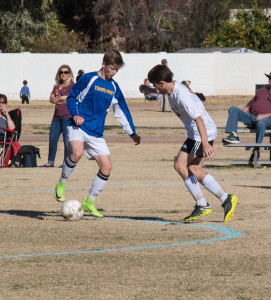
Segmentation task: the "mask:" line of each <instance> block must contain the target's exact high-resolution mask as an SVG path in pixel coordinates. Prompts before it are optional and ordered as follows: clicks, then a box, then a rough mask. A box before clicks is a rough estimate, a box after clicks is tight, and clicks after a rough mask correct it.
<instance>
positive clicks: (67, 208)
mask: <svg viewBox="0 0 271 300" xmlns="http://www.w3.org/2000/svg"><path fill="white" fill-rule="evenodd" d="M83 214H84V211H83V208H82V205H81V203H80V202H79V201H77V200H68V201H65V202H64V203H63V205H62V207H61V215H62V217H63V218H64V219H65V220H69V221H76V220H80V219H82V217H83Z"/></svg>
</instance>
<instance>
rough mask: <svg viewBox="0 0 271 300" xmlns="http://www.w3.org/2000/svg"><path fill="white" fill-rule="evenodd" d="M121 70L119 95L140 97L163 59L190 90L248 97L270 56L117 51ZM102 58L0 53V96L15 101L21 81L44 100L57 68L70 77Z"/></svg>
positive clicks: (96, 65)
mask: <svg viewBox="0 0 271 300" xmlns="http://www.w3.org/2000/svg"><path fill="white" fill-rule="evenodd" d="M122 55H123V59H124V62H125V66H124V67H123V68H122V69H121V70H120V71H119V72H118V74H117V75H116V76H115V77H114V78H115V79H116V81H117V82H118V83H119V85H120V87H121V89H122V91H123V93H124V95H125V97H129V98H137V97H142V95H141V94H140V92H139V90H138V87H139V85H140V84H141V83H143V80H144V78H145V77H146V76H147V73H148V71H149V70H150V69H151V68H152V67H153V66H155V65H156V64H159V63H160V62H161V60H162V59H163V58H166V59H167V60H168V64H169V67H170V69H171V70H172V72H173V73H174V79H175V80H177V81H182V80H191V81H192V83H191V88H192V89H193V90H194V91H195V92H202V93H204V94H205V95H206V96H212V95H213V96H218V95H253V94H254V93H255V85H256V84H267V83H268V80H267V78H266V76H265V75H264V73H268V74H269V73H270V72H271V53H265V54H263V53H221V52H214V53H207V54H206V53H203V54H199V53H191V54H190V53H165V52H161V53H133V54H126V53H122ZM102 58H103V54H102V53H98V54H78V53H67V54H35V53H28V52H26V53H15V54H10V53H0V67H1V72H0V93H2V94H6V95H7V97H8V99H10V100H18V99H19V92H20V89H21V87H22V82H23V80H27V81H28V86H29V88H30V93H31V99H33V100H47V99H49V96H50V93H51V91H52V89H53V85H54V84H55V82H54V78H55V74H56V71H57V69H58V67H59V66H60V65H62V64H68V65H70V66H71V68H72V70H73V72H74V76H75V77H76V74H77V71H78V70H79V69H83V70H85V71H86V72H90V71H95V70H98V69H99V68H100V67H101V62H102Z"/></svg>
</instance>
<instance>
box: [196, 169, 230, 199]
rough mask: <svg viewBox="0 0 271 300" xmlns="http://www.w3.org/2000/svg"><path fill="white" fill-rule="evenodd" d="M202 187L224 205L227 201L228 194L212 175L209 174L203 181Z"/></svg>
mask: <svg viewBox="0 0 271 300" xmlns="http://www.w3.org/2000/svg"><path fill="white" fill-rule="evenodd" d="M202 185H203V186H204V187H205V188H206V190H208V191H209V192H210V193H212V194H213V195H215V196H216V197H217V198H219V199H220V201H221V202H222V203H223V202H224V201H225V200H226V199H227V197H228V194H227V193H226V192H224V191H223V190H222V188H221V186H220V185H219V184H218V183H217V182H216V180H215V179H214V177H213V176H212V175H210V174H207V175H206V176H205V177H204V179H203V181H202Z"/></svg>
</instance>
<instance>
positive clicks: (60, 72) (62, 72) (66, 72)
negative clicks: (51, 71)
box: [59, 71, 70, 75]
mask: <svg viewBox="0 0 271 300" xmlns="http://www.w3.org/2000/svg"><path fill="white" fill-rule="evenodd" d="M62 74H66V75H67V74H70V72H69V71H59V75H62Z"/></svg>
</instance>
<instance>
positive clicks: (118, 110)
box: [55, 50, 140, 218]
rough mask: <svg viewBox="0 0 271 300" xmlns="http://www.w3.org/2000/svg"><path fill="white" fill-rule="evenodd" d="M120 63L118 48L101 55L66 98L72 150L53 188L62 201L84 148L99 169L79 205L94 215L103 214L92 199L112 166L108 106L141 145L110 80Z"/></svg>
mask: <svg viewBox="0 0 271 300" xmlns="http://www.w3.org/2000/svg"><path fill="white" fill-rule="evenodd" d="M123 65H124V62H123V59H122V56H121V54H120V53H119V52H118V51H116V50H109V51H107V52H106V53H105V54H104V57H103V61H102V68H101V69H100V70H99V71H98V72H91V73H86V74H84V75H83V76H82V77H81V78H80V80H79V81H78V82H77V83H76V84H75V85H74V86H73V88H72V89H71V92H70V94H69V97H68V98H67V105H68V108H69V111H70V114H71V116H72V117H71V119H70V121H69V122H68V128H67V129H68V142H69V147H70V149H71V151H72V153H71V155H70V156H68V157H66V158H65V159H64V162H63V167H62V174H61V177H60V180H59V182H58V184H57V185H56V188H55V198H56V200H57V201H60V202H63V201H65V197H64V190H65V186H66V181H67V179H68V177H69V176H70V175H71V173H72V172H73V170H74V168H75V166H76V164H77V163H78V161H79V160H80V158H81V157H82V155H83V153H84V151H85V153H86V155H87V158H88V159H95V160H96V162H97V164H98V167H99V171H98V174H97V175H96V177H95V178H94V180H93V182H92V186H91V189H90V191H89V195H88V197H86V198H85V199H84V201H83V203H82V207H83V209H84V211H87V212H90V213H91V214H92V215H93V216H94V217H97V218H102V217H103V215H102V214H101V213H100V212H99V211H98V210H97V209H96V208H95V206H94V201H95V199H96V197H97V196H98V195H99V194H100V192H101V191H102V190H103V189H104V187H105V185H106V183H107V181H108V178H109V175H110V172H111V169H112V164H111V159H110V152H109V149H108V146H107V144H106V141H105V140H104V138H103V132H104V124H105V118H106V116H107V113H108V110H109V108H110V107H111V106H113V112H114V115H115V117H116V118H117V120H118V121H119V122H120V123H121V125H122V127H123V129H124V131H125V132H126V133H127V134H128V135H129V136H130V137H131V139H132V140H133V141H134V143H135V145H138V144H140V137H139V136H138V135H137V134H136V130H135V126H134V124H133V120H132V116H131V114H130V111H129V109H128V106H127V104H126V101H125V98H124V96H123V94H122V92H121V90H120V88H119V86H118V84H117V83H116V81H114V80H113V76H114V75H116V73H117V72H118V70H119V69H120V68H121V67H122V66H123Z"/></svg>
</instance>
